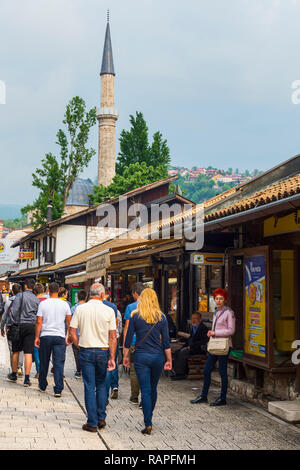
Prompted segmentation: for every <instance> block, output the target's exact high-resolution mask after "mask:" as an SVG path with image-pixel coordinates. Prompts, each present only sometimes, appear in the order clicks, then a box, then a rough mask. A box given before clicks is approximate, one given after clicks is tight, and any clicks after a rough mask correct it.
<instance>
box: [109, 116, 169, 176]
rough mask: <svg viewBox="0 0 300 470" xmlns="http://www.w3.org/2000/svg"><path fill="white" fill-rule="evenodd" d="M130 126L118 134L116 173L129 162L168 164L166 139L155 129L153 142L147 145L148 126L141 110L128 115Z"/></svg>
mask: <svg viewBox="0 0 300 470" xmlns="http://www.w3.org/2000/svg"><path fill="white" fill-rule="evenodd" d="M129 121H130V124H131V128H130V130H129V131H126V130H124V129H123V130H122V132H121V134H120V152H119V156H118V160H117V163H116V173H117V174H118V175H122V174H123V172H124V170H125V169H126V168H127V167H128V166H129V165H130V164H131V163H142V162H144V163H146V164H147V165H149V166H151V165H152V166H156V165H164V166H166V167H167V166H168V165H169V164H170V161H171V160H170V151H169V148H168V146H167V141H166V140H163V138H162V134H161V133H160V132H159V131H157V132H156V133H155V134H154V135H153V142H152V144H151V145H149V135H148V127H147V124H146V121H145V119H144V117H143V114H142V113H141V112H138V111H137V112H136V116H135V117H134V116H132V115H131V116H130V117H129Z"/></svg>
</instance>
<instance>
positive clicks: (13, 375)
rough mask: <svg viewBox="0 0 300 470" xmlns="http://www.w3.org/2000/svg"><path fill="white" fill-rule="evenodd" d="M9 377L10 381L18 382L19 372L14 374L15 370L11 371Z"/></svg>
mask: <svg viewBox="0 0 300 470" xmlns="http://www.w3.org/2000/svg"><path fill="white" fill-rule="evenodd" d="M7 379H8V380H9V381H10V382H16V381H17V380H18V377H17V374H14V373H13V372H11V373H10V374H8V376H7Z"/></svg>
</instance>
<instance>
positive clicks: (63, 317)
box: [34, 282, 71, 397]
mask: <svg viewBox="0 0 300 470" xmlns="http://www.w3.org/2000/svg"><path fill="white" fill-rule="evenodd" d="M49 291H50V298H49V299H47V300H44V301H43V302H41V303H40V306H39V309H38V313H37V320H36V327H35V342H34V344H35V346H36V347H37V348H39V350H40V351H39V353H40V374H39V389H40V391H41V392H45V390H46V388H47V385H48V382H47V375H48V369H49V362H50V357H51V354H52V360H53V367H54V384H55V385H54V396H55V397H61V392H62V390H63V388H64V381H63V375H64V365H65V359H66V344H69V343H66V327H65V325H67V328H68V329H69V326H70V321H71V310H70V307H69V305H68V303H67V302H64V301H63V300H61V299H59V298H58V291H59V285H58V284H57V283H56V282H52V283H51V284H50V286H49ZM67 337H68V335H67Z"/></svg>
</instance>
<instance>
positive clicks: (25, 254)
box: [19, 250, 34, 259]
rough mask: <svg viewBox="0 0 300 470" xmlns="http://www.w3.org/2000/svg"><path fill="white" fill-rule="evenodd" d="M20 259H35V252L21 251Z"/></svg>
mask: <svg viewBox="0 0 300 470" xmlns="http://www.w3.org/2000/svg"><path fill="white" fill-rule="evenodd" d="M19 259H34V251H31V250H20V251H19Z"/></svg>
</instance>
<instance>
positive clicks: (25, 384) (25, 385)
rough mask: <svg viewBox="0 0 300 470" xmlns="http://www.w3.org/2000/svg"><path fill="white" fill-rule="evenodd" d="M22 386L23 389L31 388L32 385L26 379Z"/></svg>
mask: <svg viewBox="0 0 300 470" xmlns="http://www.w3.org/2000/svg"><path fill="white" fill-rule="evenodd" d="M23 385H24V387H31V385H32V384H31V382H30V380H29V379H27V380H26V379H25V380H24V384H23Z"/></svg>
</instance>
